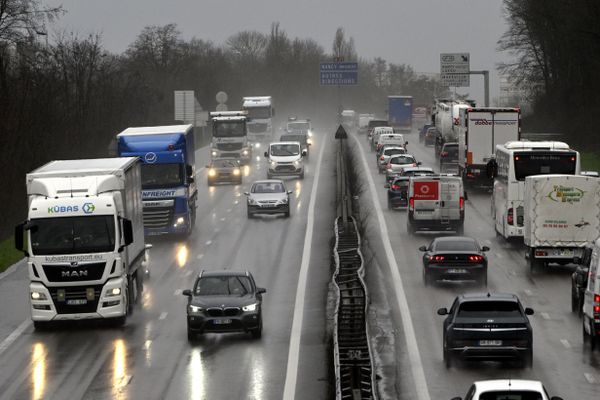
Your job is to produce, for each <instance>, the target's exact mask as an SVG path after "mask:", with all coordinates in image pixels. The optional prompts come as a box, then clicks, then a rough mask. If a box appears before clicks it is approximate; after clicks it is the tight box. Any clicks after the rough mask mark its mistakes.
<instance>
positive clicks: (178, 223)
mask: <svg viewBox="0 0 600 400" xmlns="http://www.w3.org/2000/svg"><path fill="white" fill-rule="evenodd" d="M184 222H185V219H184V218H183V217H179V218H177V221H176V222H175V223H176V224H177V225H181V224H183V223H184Z"/></svg>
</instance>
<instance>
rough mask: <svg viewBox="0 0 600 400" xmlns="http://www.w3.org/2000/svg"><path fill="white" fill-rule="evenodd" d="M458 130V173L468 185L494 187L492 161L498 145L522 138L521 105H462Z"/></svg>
mask: <svg viewBox="0 0 600 400" xmlns="http://www.w3.org/2000/svg"><path fill="white" fill-rule="evenodd" d="M457 128H458V129H457V130H458V172H459V175H460V176H462V178H463V181H464V183H465V185H473V186H474V185H477V186H492V184H493V182H494V181H493V178H492V174H491V173H488V172H491V171H488V169H489V168H488V162H489V161H490V160H492V158H493V157H494V153H495V150H496V145H499V144H504V143H507V142H511V141H517V140H520V136H521V111H520V109H518V108H492V107H478V108H472V107H469V108H462V109H461V110H460V117H459V125H458V127H457Z"/></svg>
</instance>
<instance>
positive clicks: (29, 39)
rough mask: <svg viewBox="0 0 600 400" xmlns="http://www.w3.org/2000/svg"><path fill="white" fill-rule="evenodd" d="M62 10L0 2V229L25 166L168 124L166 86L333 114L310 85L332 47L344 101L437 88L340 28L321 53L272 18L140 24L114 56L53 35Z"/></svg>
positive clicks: (321, 92)
mask: <svg viewBox="0 0 600 400" xmlns="http://www.w3.org/2000/svg"><path fill="white" fill-rule="evenodd" d="M64 12H65V10H63V9H62V8H60V7H56V8H49V7H45V6H43V2H42V1H40V0H0V148H1V149H2V151H3V156H2V157H1V158H0V159H1V160H2V161H1V165H0V174H1V176H2V188H3V190H1V191H0V204H2V205H3V211H2V213H0V239H2V238H6V237H8V236H9V235H10V234H11V232H12V227H13V226H14V224H15V223H16V222H17V221H19V220H22V219H24V218H25V216H26V208H27V206H26V204H27V203H26V192H25V174H26V173H27V172H28V171H31V170H33V169H34V168H36V167H39V166H41V165H43V164H44V163H46V162H48V161H50V160H54V159H69V158H93V157H103V156H107V152H108V146H109V144H110V142H111V140H112V139H113V138H114V136H115V135H116V134H117V133H118V132H120V131H121V130H123V129H125V128H127V127H129V126H148V125H164V124H172V123H174V121H173V118H174V116H173V107H174V105H173V102H174V101H173V91H174V90H194V91H195V93H196V98H197V99H198V101H199V102H200V104H201V105H202V106H203V108H204V109H205V110H214V108H215V107H216V101H215V99H214V96H215V94H216V93H217V92H219V91H221V90H223V91H225V92H227V93H228V95H229V101H228V105H229V108H230V109H239V108H240V106H241V98H242V97H243V96H251V95H271V96H273V98H274V103H275V107H276V109H277V111H278V115H279V117H280V118H286V117H287V115H296V114H297V115H299V116H306V117H312V118H319V117H321V118H323V117H331V115H333V113H335V112H336V111H337V101H338V92H337V89H336V88H331V87H321V86H320V83H319V62H320V61H331V60H333V59H335V57H343V58H345V59H346V60H358V61H359V85H358V86H356V87H350V88H342V89H341V90H340V94H341V100H342V104H343V107H344V108H351V109H355V110H357V111H360V112H374V113H378V114H379V115H382V114H383V113H384V112H385V107H386V96H387V95H388V94H411V95H414V96H415V97H416V102H417V103H421V104H428V103H430V101H431V99H432V97H433V95H434V92H435V91H436V90H438V91H439V90H440V88H439V87H438V85H437V82H435V81H434V80H432V79H430V78H426V77H423V76H418V75H417V74H416V73H415V72H414V70H413V69H412V68H411V67H410V66H408V65H406V64H393V63H387V62H386V61H385V60H383V59H381V58H378V59H376V60H365V59H361V58H360V57H359V56H358V54H357V53H356V50H355V48H354V42H353V40H352V38H348V37H346V35H345V33H344V31H343V29H341V28H340V29H338V31H337V32H336V35H335V37H334V40H333V45H332V48H331V51H330V52H328V51H326V50H325V49H324V48H323V47H322V46H321V45H319V44H318V43H317V42H316V41H314V40H312V39H302V38H292V37H289V36H288V34H287V33H286V32H285V30H283V29H282V28H281V27H280V25H279V24H278V23H273V24H272V26H271V29H270V32H268V33H266V34H265V33H261V32H255V31H241V32H238V33H236V34H234V35H232V36H231V37H230V38H229V39H227V40H226V42H225V43H223V44H216V43H213V42H212V41H210V40H208V39H200V38H192V39H190V40H184V39H183V38H182V35H181V33H180V31H179V30H178V28H177V25H175V24H168V25H164V26H148V27H145V28H144V29H143V30H142V31H141V32H140V33H139V35H138V36H137V38H136V39H135V40H134V41H133V43H131V44H130V45H129V46H128V48H127V50H126V51H125V52H123V53H122V54H115V53H113V52H110V51H108V50H107V49H105V48H104V47H103V45H102V38H101V36H100V35H96V34H87V35H81V34H74V33H67V32H59V33H53V34H51V33H50V32H49V30H50V29H51V28H52V23H53V21H54V20H56V19H57V18H60V16H61V15H62V14H63V13H64ZM49 36H51V37H50V38H49ZM49 39H50V40H49ZM383 115H384V114H383Z"/></svg>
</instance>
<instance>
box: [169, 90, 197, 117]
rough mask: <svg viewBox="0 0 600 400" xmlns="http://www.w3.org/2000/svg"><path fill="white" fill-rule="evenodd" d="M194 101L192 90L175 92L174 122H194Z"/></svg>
mask: <svg viewBox="0 0 600 400" xmlns="http://www.w3.org/2000/svg"><path fill="white" fill-rule="evenodd" d="M195 113H196V99H195V97H194V91H193V90H175V118H174V119H175V121H184V122H190V121H194V114H195Z"/></svg>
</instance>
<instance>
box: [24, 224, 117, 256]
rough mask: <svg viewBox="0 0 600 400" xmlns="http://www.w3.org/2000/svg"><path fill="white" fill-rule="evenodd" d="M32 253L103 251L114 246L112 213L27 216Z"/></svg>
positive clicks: (111, 249) (109, 249)
mask: <svg viewBox="0 0 600 400" xmlns="http://www.w3.org/2000/svg"><path fill="white" fill-rule="evenodd" d="M31 225H32V227H31V229H30V233H31V249H32V250H33V254H35V255H55V254H81V253H105V252H109V251H114V249H115V222H114V217H113V216H112V215H96V216H85V217H83V216H82V217H63V218H39V219H32V220H31Z"/></svg>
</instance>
